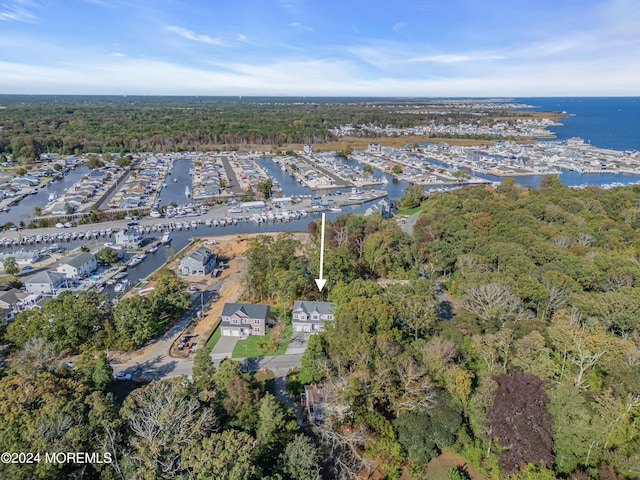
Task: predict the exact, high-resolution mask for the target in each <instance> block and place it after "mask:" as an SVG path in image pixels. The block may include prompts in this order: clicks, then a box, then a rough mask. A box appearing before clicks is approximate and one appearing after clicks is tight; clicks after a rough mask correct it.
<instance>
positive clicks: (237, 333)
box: [231, 330, 240, 337]
mask: <svg viewBox="0 0 640 480" xmlns="http://www.w3.org/2000/svg"><path fill="white" fill-rule="evenodd" d="M231 333H232V334H233V336H234V337H239V336H240V331H238V330H234V331H233V332H231Z"/></svg>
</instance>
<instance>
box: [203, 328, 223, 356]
mask: <svg viewBox="0 0 640 480" xmlns="http://www.w3.org/2000/svg"><path fill="white" fill-rule="evenodd" d="M220 335H222V329H221V328H220V325H219V324H218V326H217V327H216V329H215V330H214V331H213V334H212V335H211V336H210V337H209V340H207V343H206V346H207V348H208V349H209V350H211V349H212V348H213V347H215V346H216V343H218V340H220Z"/></svg>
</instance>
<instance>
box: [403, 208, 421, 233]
mask: <svg viewBox="0 0 640 480" xmlns="http://www.w3.org/2000/svg"><path fill="white" fill-rule="evenodd" d="M421 213H422V212H416V213H414V214H413V215H411V216H410V217H409V218H407V219H406V220H405V222H404V223H402V224H400V230H402V231H403V232H404V233H406V234H407V235H413V225H414V224H415V223H416V220H418V217H419V216H420V214H421Z"/></svg>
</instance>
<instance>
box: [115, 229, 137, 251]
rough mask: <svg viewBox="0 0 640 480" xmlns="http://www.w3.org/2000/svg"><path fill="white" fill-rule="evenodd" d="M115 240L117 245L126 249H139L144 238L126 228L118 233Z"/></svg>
mask: <svg viewBox="0 0 640 480" xmlns="http://www.w3.org/2000/svg"><path fill="white" fill-rule="evenodd" d="M115 240H116V244H117V245H121V246H123V247H125V248H138V247H139V246H140V243H142V237H141V236H140V235H139V234H138V232H136V231H135V230H129V229H128V228H125V229H123V230H120V231H119V232H116V235H115Z"/></svg>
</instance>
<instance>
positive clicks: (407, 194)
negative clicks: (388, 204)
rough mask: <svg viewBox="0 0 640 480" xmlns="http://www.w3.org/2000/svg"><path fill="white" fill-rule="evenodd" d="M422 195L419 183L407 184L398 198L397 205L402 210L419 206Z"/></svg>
mask: <svg viewBox="0 0 640 480" xmlns="http://www.w3.org/2000/svg"><path fill="white" fill-rule="evenodd" d="M423 196H424V192H423V191H422V187H421V186H420V185H407V186H406V187H404V195H403V196H402V198H400V200H398V207H400V208H401V209H403V210H408V209H411V208H415V207H419V206H420V204H421V203H422V198H423Z"/></svg>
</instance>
